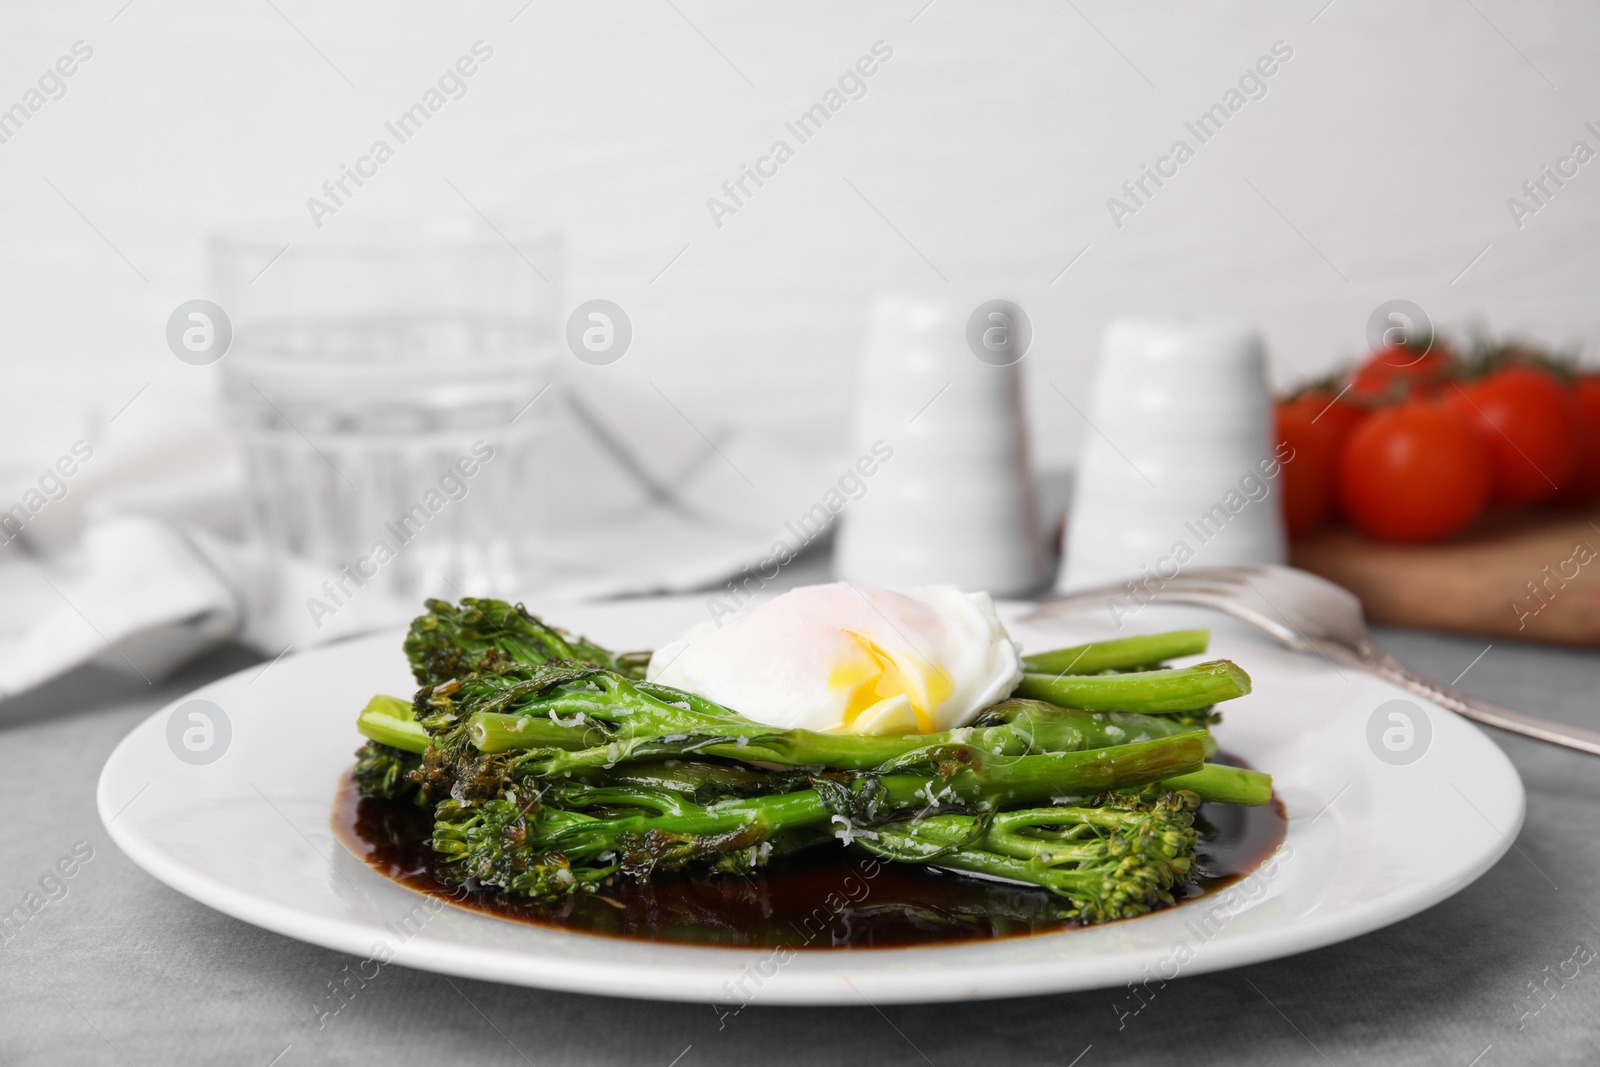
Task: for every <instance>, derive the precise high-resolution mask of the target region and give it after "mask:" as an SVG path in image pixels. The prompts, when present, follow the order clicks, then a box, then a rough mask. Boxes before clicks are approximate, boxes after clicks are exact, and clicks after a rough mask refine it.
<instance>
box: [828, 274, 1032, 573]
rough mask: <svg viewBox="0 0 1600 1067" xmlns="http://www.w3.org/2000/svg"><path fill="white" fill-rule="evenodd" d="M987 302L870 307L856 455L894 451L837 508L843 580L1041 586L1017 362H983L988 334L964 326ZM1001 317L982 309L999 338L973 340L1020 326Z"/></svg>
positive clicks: (912, 301) (944, 298)
mask: <svg viewBox="0 0 1600 1067" xmlns="http://www.w3.org/2000/svg"><path fill="white" fill-rule="evenodd" d="M996 303H998V302H996ZM979 304H980V302H979V301H978V300H973V301H972V302H970V303H967V302H965V301H961V300H959V299H952V298H951V297H949V296H948V295H944V294H941V295H939V296H937V297H932V296H909V295H885V296H882V297H880V298H879V299H878V300H877V301H876V302H875V304H874V305H873V308H872V311H871V314H870V318H869V323H868V328H867V336H866V341H865V345H864V349H863V352H862V370H861V389H860V392H859V396H860V397H861V400H860V403H859V406H858V408H857V410H856V428H855V440H856V453H855V454H857V455H867V454H869V453H872V452H873V450H874V446H876V447H877V452H878V453H879V454H881V453H882V452H883V451H884V450H885V449H886V448H887V449H889V450H892V457H891V458H889V459H887V460H884V461H882V462H881V463H880V464H879V465H878V470H877V472H876V473H875V474H874V476H873V477H872V478H871V479H870V480H869V482H868V487H867V491H866V493H865V494H864V495H863V496H862V497H861V499H859V500H855V501H852V502H851V503H850V504H849V506H848V507H847V508H846V509H845V511H844V513H843V514H842V516H841V526H840V531H839V541H838V545H837V549H836V551H835V556H834V565H835V569H836V570H837V572H838V574H839V575H840V577H843V578H846V579H849V580H852V581H862V582H870V583H873V584H876V585H884V586H889V587H895V588H908V587H912V586H917V585H924V584H928V583H935V582H948V583H951V584H954V585H957V586H959V587H961V588H963V589H966V590H971V591H980V590H981V591H986V592H990V593H994V594H996V595H1001V596H1006V595H1015V594H1019V593H1025V592H1030V591H1034V590H1036V589H1037V588H1038V587H1039V585H1040V583H1041V582H1043V581H1044V580H1045V578H1046V567H1047V562H1046V558H1045V555H1046V554H1045V550H1044V543H1043V537H1042V533H1041V530H1040V525H1039V510H1038V498H1037V493H1036V489H1035V486H1034V483H1033V474H1032V468H1031V464H1030V461H1029V455H1028V439H1027V430H1026V426H1025V423H1024V416H1023V406H1022V384H1021V382H1022V377H1021V375H1022V370H1021V366H1020V364H1019V363H1017V362H1011V363H1009V364H1008V365H997V363H1004V362H1005V359H1006V358H1007V357H1005V356H1004V354H1003V353H1002V354H1001V355H999V356H995V355H994V354H992V353H988V356H989V358H988V361H986V360H985V359H980V358H979V357H978V356H977V355H975V354H974V350H973V344H977V345H978V346H979V347H980V348H981V346H982V343H983V342H982V341H981V340H979V341H975V342H973V343H972V344H969V341H968V332H969V323H970V322H972V321H973V318H974V315H975V314H978V312H979V311H982V310H983V309H981V308H980V306H979ZM984 307H985V308H986V307H987V305H984ZM975 309H978V310H977V311H975ZM999 314H1002V318H999V319H993V320H991V319H990V318H989V317H988V316H987V315H986V314H978V318H979V319H980V320H981V322H982V323H983V324H984V329H986V330H995V331H998V332H991V333H989V334H987V335H985V334H983V331H981V330H980V331H978V332H977V336H979V337H980V338H982V337H984V336H987V337H988V338H990V339H991V340H992V339H996V338H998V339H1001V340H1004V339H1005V338H1006V337H1008V336H1011V335H1008V334H1006V333H1005V331H1006V330H1012V331H1016V330H1018V329H1019V327H1020V324H1019V323H1018V322H1017V321H1013V316H1011V315H1006V314H1005V313H1004V312H999ZM1029 332H1030V334H1031V330H1030V331H1029ZM1023 352H1024V354H1025V349H1024V350H1023ZM1017 358H1019V359H1020V358H1021V357H1020V356H1019V357H1017ZM880 442H881V444H880Z"/></svg>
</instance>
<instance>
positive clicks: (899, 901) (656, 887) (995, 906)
mask: <svg viewBox="0 0 1600 1067" xmlns="http://www.w3.org/2000/svg"><path fill="white" fill-rule="evenodd" d="M1229 762H1234V763H1237V762H1238V761H1229ZM432 826H433V821H432V817H431V814H430V813H429V812H427V811H425V810H422V809H419V808H417V807H415V806H413V805H410V804H397V803H390V802H387V801H381V800H371V799H367V798H363V797H360V796H358V795H357V793H356V789H355V783H354V782H353V781H352V780H351V778H350V775H349V774H348V773H347V774H346V775H345V777H344V780H343V781H342V782H341V783H340V786H339V795H338V800H337V802H336V804H335V809H334V813H333V830H334V834H335V835H336V836H337V837H338V838H339V840H340V841H342V842H343V843H344V846H345V847H346V848H347V849H349V850H350V852H351V854H352V855H354V856H356V858H358V859H360V860H362V861H363V862H365V863H366V864H367V865H368V866H370V867H372V869H373V870H375V871H377V872H378V873H379V874H382V875H384V876H385V877H387V878H391V879H393V880H394V881H397V882H399V883H401V884H402V885H405V886H408V887H410V888H412V889H415V890H416V891H418V892H419V893H427V894H428V895H430V896H434V897H438V898H440V899H441V900H445V901H448V902H450V903H453V904H457V905H461V906H463V907H468V908H472V909H474V910H476V911H481V912H484V913H486V914H489V915H496V916H499V917H500V918H503V919H511V920H514V921H517V922H525V923H532V924H534V925H537V926H547V927H554V928H557V929H562V930H567V931H570V932H573V933H583V934H596V935H602V936H608V937H629V938H637V939H639V940H643V941H668V942H674V943H678V944H694V945H721V946H727V947H747V946H765V945H771V946H780V945H782V946H787V947H789V948H791V949H830V948H831V949H863V948H905V947H908V946H912V945H931V944H948V943H951V942H957V941H980V940H990V939H993V938H1002V937H1020V936H1023V935H1026V934H1041V933H1051V932H1055V931H1059V930H1068V929H1075V928H1077V927H1078V926H1079V925H1080V924H1078V923H1074V922H1070V921H1067V920H1063V919H1061V918H1060V917H1059V912H1060V909H1061V901H1060V900H1059V898H1057V897H1055V896H1054V895H1052V894H1050V893H1048V892H1046V891H1045V890H1043V889H1038V888H1035V887H1032V886H1019V885H1014V884H1011V883H1008V882H998V881H990V880H987V879H982V878H975V877H971V876H968V875H963V874H956V873H952V872H949V871H942V870H937V869H934V868H929V867H916V866H911V865H908V864H899V863H884V862H881V861H878V860H874V859H873V858H872V857H870V856H867V855H866V854H864V853H858V852H856V851H854V850H851V849H847V848H845V847H844V846H843V845H840V846H838V847H833V846H830V845H820V846H818V847H816V848H813V849H810V850H808V851H806V852H803V853H800V854H799V855H795V856H791V857H786V858H782V859H779V860H775V861H774V862H773V863H772V864H771V865H769V866H768V867H766V868H765V869H764V870H763V871H762V872H761V873H758V874H756V875H752V876H749V877H731V876H725V877H721V878H691V877H684V876H664V877H661V878H659V879H657V880H656V881H654V882H653V883H651V884H650V885H638V884H636V883H634V882H631V881H619V882H618V883H617V884H614V885H610V886H607V887H606V888H605V889H604V890H602V891H601V892H600V893H595V894H583V895H579V896H575V897H571V898H568V899H567V900H565V901H563V902H562V903H560V904H553V905H552V904H533V903H529V902H527V901H523V900H517V899H514V898H508V897H505V896H502V895H501V894H499V893H498V892H492V891H488V890H480V891H477V892H472V891H467V890H464V889H460V888H453V887H450V886H446V885H444V884H442V883H441V882H439V881H438V880H437V879H436V878H435V877H434V874H433V852H432V850H431V849H429V848H428V846H427V840H428V835H429V833H430V832H431V830H432ZM1287 826H1288V822H1287V819H1286V818H1285V815H1284V811H1283V803H1282V802H1281V801H1280V800H1279V799H1278V798H1277V797H1276V796H1274V797H1273V800H1272V803H1271V804H1269V805H1266V806H1264V807H1259V808H1245V807H1237V806H1235V805H1230V804H1202V805H1201V806H1200V812H1199V817H1198V818H1197V819H1196V821H1195V829H1196V830H1198V831H1199V834H1200V844H1199V847H1198V849H1197V860H1198V862H1197V865H1196V870H1197V876H1196V878H1195V880H1194V882H1193V883H1191V884H1189V885H1187V886H1184V887H1182V888H1181V889H1180V890H1179V891H1178V892H1177V893H1175V894H1174V895H1175V896H1177V898H1178V899H1179V901H1180V902H1182V901H1185V900H1191V899H1193V898H1195V897H1199V896H1203V895H1204V894H1206V893H1210V892H1215V891H1217V890H1219V889H1222V888H1224V887H1226V886H1228V885H1231V884H1232V883H1234V882H1236V881H1238V880H1239V879H1241V878H1243V877H1245V876H1246V875H1247V874H1249V873H1250V872H1251V871H1253V870H1255V869H1256V868H1257V867H1258V866H1260V864H1261V863H1262V862H1263V861H1265V860H1266V858H1267V857H1268V856H1270V855H1271V854H1272V853H1273V851H1274V850H1276V849H1277V847H1278V845H1279V844H1280V843H1282V841H1283V837H1284V831H1285V829H1286V828H1287Z"/></svg>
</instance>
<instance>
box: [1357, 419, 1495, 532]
mask: <svg viewBox="0 0 1600 1067" xmlns="http://www.w3.org/2000/svg"><path fill="white" fill-rule="evenodd" d="M1492 483H1493V473H1492V467H1491V465H1490V458H1489V449H1488V447H1487V446H1486V445H1485V444H1484V442H1483V438H1482V436H1481V435H1480V434H1479V433H1478V432H1477V430H1476V429H1475V428H1474V427H1473V425H1472V424H1471V423H1470V422H1468V421H1467V419H1466V418H1465V417H1464V416H1462V415H1461V414H1460V413H1459V412H1457V411H1456V410H1455V409H1454V407H1453V406H1451V405H1447V404H1441V403H1437V402H1434V401H1429V400H1414V401H1410V402H1408V403H1405V404H1400V405H1398V406H1395V407H1388V408H1383V409H1381V410H1379V411H1376V412H1374V413H1373V414H1372V415H1371V417H1369V418H1368V419H1367V420H1366V421H1365V422H1363V423H1362V424H1361V425H1360V426H1358V427H1356V429H1355V432H1354V433H1352V434H1351V435H1350V440H1349V441H1348V442H1346V444H1345V449H1344V453H1343V455H1341V456H1340V458H1339V494H1340V502H1341V503H1342V504H1343V507H1344V513H1345V514H1346V515H1347V516H1349V518H1350V521H1351V522H1353V523H1355V525H1356V526H1357V527H1358V528H1359V529H1360V530H1361V531H1362V532H1363V533H1366V534H1368V535H1370V536H1372V537H1381V538H1384V539H1387V540H1391V541H1432V540H1436V539H1438V538H1441V537H1448V536H1449V535H1450V534H1453V533H1455V532H1457V531H1458V530H1460V529H1461V528H1462V527H1464V526H1466V525H1467V523H1469V522H1471V521H1472V520H1473V519H1474V518H1476V517H1477V516H1478V514H1479V513H1480V512H1482V511H1483V508H1484V505H1485V504H1486V503H1487V502H1488V500H1489V491H1490V487H1491V485H1492Z"/></svg>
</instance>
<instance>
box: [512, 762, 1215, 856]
mask: <svg viewBox="0 0 1600 1067" xmlns="http://www.w3.org/2000/svg"><path fill="white" fill-rule="evenodd" d="M1204 750H1205V746H1204V734H1203V733H1202V732H1195V733H1190V734H1180V735H1178V736H1176V737H1170V738H1163V739H1160V740H1156V741H1142V742H1139V743H1137V744H1131V745H1118V746H1116V747H1114V748H1099V749H1092V750H1090V751H1087V752H1053V753H1048V754H1045V755H1039V756H1019V757H1016V758H1014V759H1006V760H998V761H995V762H994V763H993V765H990V766H984V765H982V764H979V765H975V766H972V767H963V768H962V769H960V770H958V771H956V772H955V773H954V774H952V775H950V776H949V777H948V778H938V777H929V776H926V775H911V774H888V775H883V776H882V777H879V778H876V779H874V781H875V782H876V784H877V785H879V786H880V787H881V792H880V793H878V794H876V795H875V796H874V797H873V798H872V800H871V801H870V803H871V804H872V805H873V810H872V811H871V812H868V813H866V814H868V815H878V816H880V817H881V816H887V815H889V814H891V813H892V812H894V811H898V810H912V809H916V808H919V807H923V808H934V809H938V808H940V807H949V806H960V807H970V808H973V809H976V810H980V811H990V810H995V809H1000V808H1006V807H1013V806H1015V805H1018V804H1041V803H1048V802H1050V801H1052V800H1054V799H1055V798H1057V797H1064V796H1091V795H1094V794H1096V793H1101V792H1105V791H1107V790H1111V789H1124V788H1129V787H1132V786H1137V785H1144V784H1145V783H1148V782H1155V781H1160V780H1162V779H1166V778H1171V777H1173V776H1174V775H1179V774H1184V773H1187V772H1189V771H1193V770H1198V769H1199V768H1200V767H1201V766H1202V763H1203V761H1204ZM833 814H835V813H834V811H833V810H832V808H830V807H829V805H828V804H827V803H826V802H825V801H824V798H823V796H822V794H821V793H820V792H818V791H817V790H816V789H801V790H796V791H795V792H793V793H781V794H776V795H771V796H760V797H751V798H749V799H747V800H734V801H726V802H723V803H718V804H714V805H712V806H710V807H707V808H695V809H694V810H693V811H692V812H690V813H688V814H683V815H626V816H621V817H618V818H614V819H597V820H593V821H586V822H582V823H577V824H574V825H570V826H566V827H563V828H561V829H560V830H557V831H556V832H554V833H552V834H551V835H550V836H549V837H547V838H546V839H545V840H543V841H542V842H540V844H539V847H540V849H542V850H544V851H553V852H560V853H562V854H564V855H565V856H567V857H568V858H569V859H571V860H577V859H582V858H588V857H591V856H598V855H601V854H604V853H606V852H609V851H612V850H614V849H615V848H616V847H617V841H618V839H619V838H620V837H622V836H623V835H639V836H645V835H648V834H650V833H652V832H656V833H658V834H663V835H672V836H675V837H682V836H693V837H710V836H715V835H721V834H729V833H734V832H736V831H750V832H751V841H750V842H745V843H746V844H748V843H753V842H755V841H760V840H764V839H765V838H767V837H770V836H771V835H772V834H774V833H777V832H780V831H783V830H791V829H798V828H801V827H805V826H811V825H815V824H817V823H826V822H828V821H829V820H830V818H831V817H832V815H833Z"/></svg>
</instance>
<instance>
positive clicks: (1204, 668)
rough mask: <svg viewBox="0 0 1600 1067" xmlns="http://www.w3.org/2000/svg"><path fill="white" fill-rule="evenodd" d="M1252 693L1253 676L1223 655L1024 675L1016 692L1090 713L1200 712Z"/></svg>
mask: <svg viewBox="0 0 1600 1067" xmlns="http://www.w3.org/2000/svg"><path fill="white" fill-rule="evenodd" d="M1248 692H1250V676H1249V675H1248V674H1246V673H1245V672H1244V671H1243V670H1242V669H1241V668H1240V667H1239V666H1238V665H1237V664H1235V663H1232V662H1230V661H1229V660H1225V659H1219V660H1213V661H1211V662H1210V663H1200V664H1196V665H1195V666H1193V667H1178V668H1175V669H1171V670H1161V671H1141V672H1138V673H1135V674H1091V675H1077V674H1064V675H1048V674H1024V675H1023V676H1022V684H1021V685H1019V686H1017V692H1016V695H1017V696H1022V697H1032V698H1033V699H1035V700H1048V701H1049V702H1050V703H1052V704H1059V705H1061V706H1062V707H1067V708H1083V709H1084V710H1086V711H1138V712H1145V713H1151V712H1163V711H1196V710H1198V709H1200V708H1204V707H1209V706H1210V705H1212V704H1215V703H1217V702H1218V701H1220V700H1232V699H1233V698H1234V697H1240V696H1244V695H1245V694H1246V693H1248Z"/></svg>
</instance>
